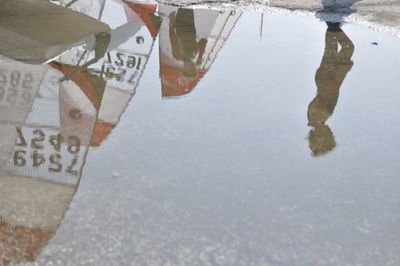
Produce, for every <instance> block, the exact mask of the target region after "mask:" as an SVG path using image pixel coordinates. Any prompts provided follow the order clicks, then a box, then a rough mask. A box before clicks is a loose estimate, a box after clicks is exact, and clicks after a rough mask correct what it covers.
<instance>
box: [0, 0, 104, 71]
mask: <svg viewBox="0 0 400 266" xmlns="http://www.w3.org/2000/svg"><path fill="white" fill-rule="evenodd" d="M43 13H46V19H43ZM77 29H79V31H77ZM109 30H110V28H109V27H108V26H107V25H106V24H104V23H101V22H100V21H97V20H95V19H93V18H90V17H88V16H85V15H82V14H79V13H77V12H73V11H71V10H69V9H67V8H63V7H60V6H57V5H54V4H51V3H50V2H49V1H44V0H40V1H28V0H14V1H0V34H1V39H2V41H1V42H0V54H1V55H4V56H7V57H9V58H13V59H16V60H19V61H22V62H27V63H34V64H40V63H44V62H46V61H48V60H51V59H52V58H54V57H56V56H58V55H59V54H61V53H62V52H64V51H66V50H68V49H70V48H72V47H73V46H75V45H78V44H83V43H87V42H88V41H89V40H90V39H93V38H95V37H94V35H97V34H101V33H106V32H108V31H109Z"/></svg>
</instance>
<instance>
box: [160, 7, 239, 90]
mask: <svg viewBox="0 0 400 266" xmlns="http://www.w3.org/2000/svg"><path fill="white" fill-rule="evenodd" d="M160 13H161V15H162V17H163V24H162V25H161V29H160V78H161V83H162V96H163V97H178V96H183V95H185V94H188V93H190V92H191V91H192V90H193V89H194V88H195V87H196V85H197V83H198V82H199V81H200V79H201V78H202V77H203V76H204V75H205V74H206V73H207V71H208V70H209V69H210V67H211V65H212V63H213V62H214V60H215V58H216V57H217V54H218V52H219V51H220V50H221V48H222V46H223V45H224V43H225V41H226V40H227V39H228V37H229V34H230V33H231V31H232V29H233V28H234V26H235V24H236V22H237V21H238V19H239V18H240V15H241V12H233V11H224V12H219V11H212V10H199V9H195V10H192V9H184V8H176V7H172V6H160Z"/></svg>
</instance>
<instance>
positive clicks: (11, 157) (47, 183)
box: [0, 0, 160, 265]
mask: <svg viewBox="0 0 400 266" xmlns="http://www.w3.org/2000/svg"><path fill="white" fill-rule="evenodd" d="M21 1H22V0H21ZM63 4H64V3H63V1H61V5H63ZM104 5H106V1H75V2H74V3H72V4H71V8H73V9H75V10H78V11H80V12H81V13H83V14H87V15H90V16H93V17H95V18H99V17H100V16H101V14H100V13H101V10H103V9H104ZM121 5H122V6H123V8H124V9H123V10H124V13H123V14H120V15H121V17H123V16H125V18H126V23H125V24H124V25H122V26H120V27H117V28H115V29H113V30H111V31H109V32H98V33H95V34H94V35H93V36H92V37H90V38H88V39H86V40H85V42H84V44H82V43H81V42H78V43H75V47H74V48H73V49H71V50H70V51H68V52H66V53H63V54H62V55H61V56H59V57H57V58H56V59H55V60H53V61H52V62H50V63H49V64H47V65H46V64H45V65H29V64H26V63H22V62H19V61H16V60H21V61H29V62H31V63H39V61H40V62H43V61H44V60H42V57H43V56H42V55H40V60H31V59H30V60H26V58H28V56H27V55H26V54H24V55H23V57H20V56H19V55H21V54H20V53H19V52H18V51H16V52H15V51H13V50H10V51H9V50H7V51H6V52H3V51H4V50H3V49H2V50H1V52H2V54H3V55H6V56H8V57H11V58H14V59H16V60H14V59H10V58H5V57H0V61H1V67H0V130H1V139H0V170H1V173H0V250H1V252H0V264H1V265H3V264H8V263H19V262H24V261H32V260H34V259H35V258H36V257H37V255H38V254H39V253H40V251H41V250H42V248H43V247H44V246H45V245H46V244H47V242H48V241H49V239H50V238H51V237H52V236H53V235H54V233H55V232H56V230H57V228H58V226H59V224H60V223H61V221H62V219H63V216H64V214H65V212H66V210H67V209H68V206H69V202H70V201H71V200H72V197H73V195H74V194H75V191H76V189H77V187H78V184H79V181H80V178H81V175H82V170H83V166H84V164H85V159H86V157H87V154H88V152H89V147H90V146H99V145H100V144H101V143H102V141H103V140H104V139H105V138H106V137H107V136H108V135H109V134H110V133H111V131H112V129H113V128H114V127H115V126H116V125H117V124H118V122H119V119H120V116H121V114H122V113H123V111H124V109H125V107H126V106H127V104H128V102H129V101H130V99H131V98H132V97H133V96H134V94H135V90H136V87H137V85H138V83H139V80H140V77H141V75H142V73H143V70H144V68H145V65H146V62H147V60H148V57H149V55H150V53H151V51H152V47H153V44H154V40H155V37H156V35H157V32H158V28H159V25H160V21H159V20H157V19H155V18H154V17H155V14H154V13H155V8H156V6H155V5H142V4H138V3H134V2H130V3H129V4H124V3H121ZM50 6H51V8H56V9H57V10H61V11H62V12H64V13H67V14H69V13H68V12H70V11H68V9H65V8H63V7H57V6H54V5H52V4H51V5H50ZM65 10H66V11H65ZM2 11H4V10H2ZM72 13H74V14H78V15H79V16H82V17H84V18H85V20H89V21H91V19H88V17H87V16H84V15H82V14H79V13H75V12H72ZM76 16H77V15H75V17H76ZM17 18H18V17H17ZM1 19H3V18H1ZM9 21H10V22H12V19H11V18H10V20H9ZM153 22H154V23H153ZM32 23H33V24H35V23H36V22H35V21H33V22H32ZM79 23H82V20H81V21H80V22H79ZM99 24H100V25H105V24H103V23H99ZM3 25H4V23H2V24H1V26H3ZM7 25H8V24H7ZM1 29H2V30H3V29H4V27H3V28H1ZM8 29H9V28H8ZM63 29H64V28H61V30H60V31H61V32H62V34H64V35H65V36H66V37H65V38H66V39H67V40H69V37H70V36H69V34H68V32H65V31H63ZM41 30H42V28H40V27H39V33H38V35H40V32H41ZM36 33H37V32H32V33H31V34H32V36H33V35H35V34H36ZM75 35H77V34H76V32H75V31H74V32H72V33H71V39H73V38H74V36H75ZM78 35H79V34H78ZM14 41H18V40H14ZM19 41H21V40H19ZM53 41H54V40H53ZM56 41H57V40H55V42H56ZM56 43H57V42H56ZM28 45H30V44H29V43H28ZM65 47H66V46H65ZM65 47H64V48H65ZM1 48H3V46H2V47H1ZM41 48H43V49H50V48H49V47H46V46H43V45H42V46H41ZM69 48H70V47H69ZM17 49H19V48H18V47H17ZM60 51H61V50H57V53H58V54H59V53H60ZM28 52H29V51H28ZM14 54H15V55H17V56H16V57H14V56H12V55H14ZM32 54H35V53H32ZM52 55H53V56H54V55H56V54H52ZM29 56H31V55H29ZM31 57H32V56H31ZM31 57H29V58H31ZM45 59H48V57H45Z"/></svg>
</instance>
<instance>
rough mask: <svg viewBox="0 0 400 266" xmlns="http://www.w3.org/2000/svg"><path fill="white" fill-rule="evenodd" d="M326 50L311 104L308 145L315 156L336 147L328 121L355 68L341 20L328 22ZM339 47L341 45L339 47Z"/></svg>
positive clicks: (349, 43) (348, 40)
mask: <svg viewBox="0 0 400 266" xmlns="http://www.w3.org/2000/svg"><path fill="white" fill-rule="evenodd" d="M327 25H328V29H327V31H326V35H325V52H324V56H323V57H322V61H321V65H320V67H319V68H318V70H317V72H316V75H315V83H316V85H317V88H318V89H317V96H316V97H315V98H314V99H313V100H312V101H311V103H310V105H309V106H308V113H307V116H308V125H309V126H311V127H313V128H312V129H311V130H310V133H309V137H308V139H309V147H310V149H311V151H312V155H313V156H320V155H323V154H326V153H328V152H329V151H331V150H332V149H333V148H335V146H336V142H335V136H334V135H333V133H332V131H331V129H330V128H329V126H328V125H326V124H325V122H326V120H328V118H329V117H330V116H331V115H332V113H333V111H334V110H335V107H336V104H337V101H338V98H339V89H340V86H341V85H342V83H343V80H344V79H345V77H346V75H347V73H348V72H349V71H350V69H351V68H352V65H353V62H352V61H351V57H352V55H353V52H354V45H353V43H352V41H351V40H350V39H349V38H348V37H347V35H346V34H345V33H344V32H343V31H342V29H341V28H340V23H332V22H327ZM339 46H340V47H339Z"/></svg>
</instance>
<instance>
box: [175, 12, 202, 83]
mask: <svg viewBox="0 0 400 266" xmlns="http://www.w3.org/2000/svg"><path fill="white" fill-rule="evenodd" d="M196 34H197V32H196V26H195V24H194V13H193V9H184V8H179V9H178V11H177V12H176V14H175V13H171V15H170V26H169V37H170V40H171V47H172V55H173V57H174V58H175V59H177V60H182V61H183V72H182V75H183V77H184V78H185V79H187V80H192V79H194V78H195V77H196V76H197V66H198V65H200V64H201V60H202V57H203V54H204V50H205V47H206V44H207V39H205V38H201V39H200V40H199V41H197V40H196Z"/></svg>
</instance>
